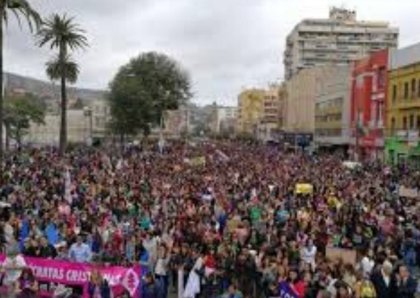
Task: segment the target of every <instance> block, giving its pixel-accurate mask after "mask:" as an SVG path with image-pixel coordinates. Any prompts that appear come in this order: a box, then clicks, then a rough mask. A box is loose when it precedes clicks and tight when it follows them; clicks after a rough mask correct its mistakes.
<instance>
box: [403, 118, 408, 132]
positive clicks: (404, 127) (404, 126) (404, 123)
mask: <svg viewBox="0 0 420 298" xmlns="http://www.w3.org/2000/svg"><path fill="white" fill-rule="evenodd" d="M402 126H403V129H404V130H407V117H405V116H404V118H403V125H402Z"/></svg>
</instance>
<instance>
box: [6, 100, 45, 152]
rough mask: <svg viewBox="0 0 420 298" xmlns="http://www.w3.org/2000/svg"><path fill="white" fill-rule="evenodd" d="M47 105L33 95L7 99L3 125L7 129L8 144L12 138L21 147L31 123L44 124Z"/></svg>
mask: <svg viewBox="0 0 420 298" xmlns="http://www.w3.org/2000/svg"><path fill="white" fill-rule="evenodd" d="M45 108H46V105H45V103H44V102H42V101H41V100H40V99H39V98H37V97H35V96H34V95H32V94H26V95H23V96H19V97H12V98H7V99H6V101H5V107H4V112H5V113H4V118H3V124H4V126H5V127H6V136H7V137H6V139H7V141H6V144H9V138H12V139H14V140H15V141H16V143H17V144H18V145H19V146H20V144H21V142H22V137H23V136H24V135H25V134H26V133H27V132H28V129H29V127H30V124H31V122H33V123H38V124H44V118H45Z"/></svg>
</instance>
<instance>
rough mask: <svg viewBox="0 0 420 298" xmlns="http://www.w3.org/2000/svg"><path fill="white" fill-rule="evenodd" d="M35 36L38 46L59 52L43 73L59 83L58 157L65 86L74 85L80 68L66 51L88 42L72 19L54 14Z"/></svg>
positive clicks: (64, 131)
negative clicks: (37, 37)
mask: <svg viewBox="0 0 420 298" xmlns="http://www.w3.org/2000/svg"><path fill="white" fill-rule="evenodd" d="M38 36H39V43H38V44H39V46H40V47H42V46H45V45H49V47H50V49H58V55H57V56H56V57H55V58H53V59H52V60H50V61H49V62H47V64H46V72H47V75H48V76H49V78H50V79H51V80H60V83H61V124H60V155H63V154H64V152H65V150H66V145H67V90H66V83H67V82H68V83H75V82H76V80H77V77H78V75H79V67H78V65H77V63H76V62H75V61H74V60H73V59H72V58H71V56H70V53H69V52H70V51H74V50H77V49H84V48H86V47H87V46H88V41H87V38H86V36H85V31H84V30H82V29H81V28H80V26H79V25H78V24H77V23H75V21H74V18H70V17H68V16H67V15H62V16H60V15H59V14H53V15H52V16H50V17H49V18H48V19H47V20H46V21H45V22H44V23H43V25H42V27H41V29H40V31H39V33H38Z"/></svg>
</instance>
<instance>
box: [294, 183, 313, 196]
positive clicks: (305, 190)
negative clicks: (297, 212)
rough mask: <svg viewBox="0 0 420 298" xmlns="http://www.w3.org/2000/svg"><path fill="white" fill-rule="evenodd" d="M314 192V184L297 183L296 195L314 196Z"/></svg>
mask: <svg viewBox="0 0 420 298" xmlns="http://www.w3.org/2000/svg"><path fill="white" fill-rule="evenodd" d="M313 191H314V187H313V185H312V184H309V183H297V184H296V186H295V193H296V194H304V195H307V194H312V193H313Z"/></svg>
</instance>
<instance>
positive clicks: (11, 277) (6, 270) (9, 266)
mask: <svg viewBox="0 0 420 298" xmlns="http://www.w3.org/2000/svg"><path fill="white" fill-rule="evenodd" d="M6 254H7V255H6V259H5V260H4V262H3V264H2V266H1V271H2V284H3V286H5V289H4V290H5V291H4V293H1V294H2V295H3V297H4V298H7V297H13V296H14V295H15V294H16V291H17V289H19V288H20V284H19V278H20V277H21V275H22V271H23V270H24V269H25V268H26V262H25V259H24V258H23V257H22V255H21V254H20V253H19V248H18V244H17V242H16V241H14V240H13V238H11V239H10V242H9V244H8V246H7V248H6Z"/></svg>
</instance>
